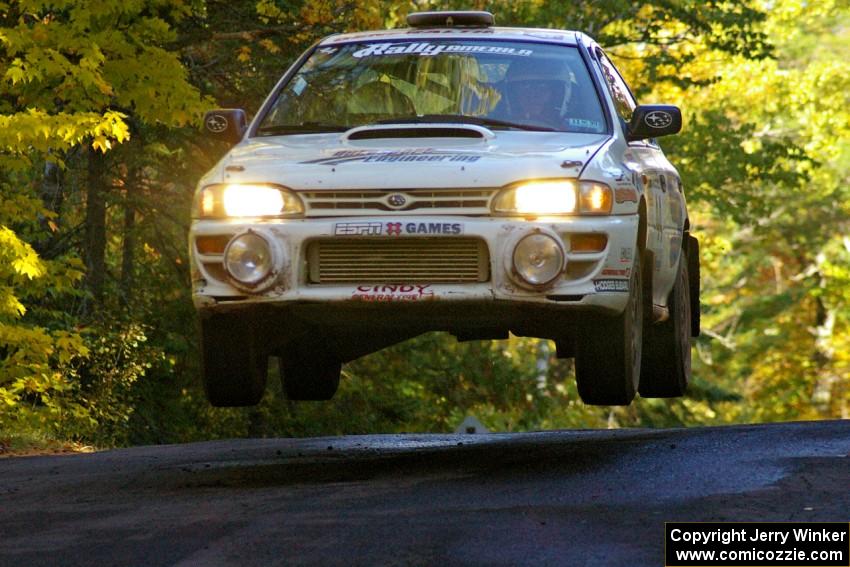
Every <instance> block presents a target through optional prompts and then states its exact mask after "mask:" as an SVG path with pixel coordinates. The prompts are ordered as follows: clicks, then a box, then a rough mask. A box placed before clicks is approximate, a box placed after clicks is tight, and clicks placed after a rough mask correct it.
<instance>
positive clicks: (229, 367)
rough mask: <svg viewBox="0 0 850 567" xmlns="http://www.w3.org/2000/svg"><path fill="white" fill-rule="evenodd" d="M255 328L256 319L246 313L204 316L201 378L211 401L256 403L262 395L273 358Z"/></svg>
mask: <svg viewBox="0 0 850 567" xmlns="http://www.w3.org/2000/svg"><path fill="white" fill-rule="evenodd" d="M254 331H255V329H254V326H253V324H252V321H251V320H250V319H247V318H245V317H235V316H227V315H213V316H211V317H205V318H201V321H200V336H201V378H202V380H203V383H204V392H206V395H207V400H209V402H210V404H212V405H214V406H216V407H242V406H254V405H257V404H258V403H259V402H260V399H262V397H263V393H264V392H265V390H266V377H267V375H268V362H269V359H268V356H267V355H266V354H265V353H264V352H263V351H262V350H261V349H260V346H259V344H258V341H257V339H256V337H255V336H254Z"/></svg>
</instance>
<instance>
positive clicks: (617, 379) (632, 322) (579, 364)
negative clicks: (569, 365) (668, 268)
mask: <svg viewBox="0 0 850 567" xmlns="http://www.w3.org/2000/svg"><path fill="white" fill-rule="evenodd" d="M643 292H644V285H643V270H642V266H641V258H640V254H636V255H635V261H634V265H633V266H632V275H631V279H630V280H629V299H628V303H627V304H626V308H625V310H624V311H623V313H622V314H620V315H617V316H615V317H605V318H599V319H598V320H597V321H595V322H594V323H593V324H591V325H589V326H588V328H587V329H586V330H585V331H584V332H582V333H581V335H580V336H579V339H578V341H577V342H578V345H577V347H578V351H577V352H576V361H575V367H576V382H577V385H578V393H579V396H581V399H582V401H583V402H584V403H586V404H590V405H594V406H611V405H623V406H624V405H628V404H629V403H630V402H631V401H632V399H634V397H635V393H636V392H637V387H638V383H639V380H640V367H641V350H642V348H643V319H644V299H643Z"/></svg>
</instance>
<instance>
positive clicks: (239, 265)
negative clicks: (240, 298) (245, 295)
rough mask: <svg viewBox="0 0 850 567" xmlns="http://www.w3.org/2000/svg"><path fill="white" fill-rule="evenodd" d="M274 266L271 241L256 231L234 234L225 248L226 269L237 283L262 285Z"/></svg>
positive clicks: (252, 285)
mask: <svg viewBox="0 0 850 567" xmlns="http://www.w3.org/2000/svg"><path fill="white" fill-rule="evenodd" d="M273 268H274V255H273V253H272V249H271V246H270V245H269V242H268V241H267V240H266V239H265V238H263V237H262V236H260V235H259V234H257V233H255V232H245V233H243V234H239V235H237V236H234V237H233V239H231V241H230V242H229V243H228V244H227V248H225V249H224V269H225V270H226V271H227V274H228V275H229V276H230V277H231V278H233V280H234V281H235V283H237V284H240V285H242V286H245V287H249V288H252V287H256V286H258V285H260V284H261V283H262V282H263V281H264V280H265V279H266V278H268V277H269V275H270V274H271V273H272V269H273Z"/></svg>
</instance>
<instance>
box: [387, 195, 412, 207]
mask: <svg viewBox="0 0 850 567" xmlns="http://www.w3.org/2000/svg"><path fill="white" fill-rule="evenodd" d="M387 203H388V204H389V206H391V207H394V208H396V209H400V208H401V207H403V206H405V205H406V204H407V199H405V198H404V195H399V194H398V193H395V194H393V195H390V196H389V197H387Z"/></svg>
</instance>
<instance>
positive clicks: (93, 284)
mask: <svg viewBox="0 0 850 567" xmlns="http://www.w3.org/2000/svg"><path fill="white" fill-rule="evenodd" d="M105 170H106V157H105V156H104V155H103V154H102V153H100V152H98V151H97V150H95V149H93V148H90V149H89V154H88V172H87V191H86V227H85V241H84V242H83V246H84V250H83V255H84V256H85V259H86V280H85V281H86V287H87V288H88V290H89V292H90V293H91V295H92V298H93V300H94V303H95V304H99V303H100V302H101V301H102V300H103V284H104V281H105V279H106V192H107V191H106V184H105V182H104V177H105V175H104V173H105Z"/></svg>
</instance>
